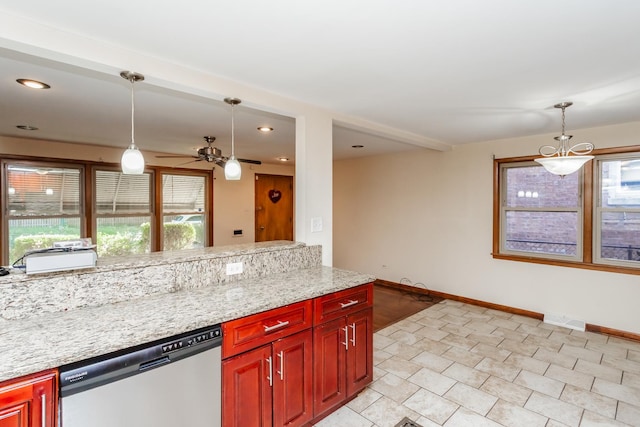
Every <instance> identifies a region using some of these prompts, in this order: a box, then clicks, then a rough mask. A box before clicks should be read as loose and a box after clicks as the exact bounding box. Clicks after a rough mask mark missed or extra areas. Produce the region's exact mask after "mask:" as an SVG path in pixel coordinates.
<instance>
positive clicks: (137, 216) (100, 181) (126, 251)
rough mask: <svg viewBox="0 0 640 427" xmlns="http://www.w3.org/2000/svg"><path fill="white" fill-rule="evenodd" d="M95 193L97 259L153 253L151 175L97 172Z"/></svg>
mask: <svg viewBox="0 0 640 427" xmlns="http://www.w3.org/2000/svg"><path fill="white" fill-rule="evenodd" d="M94 194H95V196H94V199H95V205H94V212H95V217H96V222H95V224H96V249H97V251H98V256H117V255H131V254H140V253H146V252H150V251H151V238H152V235H151V206H152V200H151V174H149V173H148V172H147V173H144V174H142V175H125V174H123V173H122V172H121V171H118V170H100V169H96V170H95V192H94Z"/></svg>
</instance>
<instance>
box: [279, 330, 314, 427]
mask: <svg viewBox="0 0 640 427" xmlns="http://www.w3.org/2000/svg"><path fill="white" fill-rule="evenodd" d="M312 347H313V335H312V333H311V330H310V329H309V330H307V331H304V332H300V333H298V334H295V335H292V336H290V337H287V338H283V339H281V340H278V341H276V342H274V343H273V353H272V354H273V425H274V427H279V426H289V427H294V426H302V425H304V424H305V423H307V422H309V421H311V419H312V418H313V367H312V363H313V350H312Z"/></svg>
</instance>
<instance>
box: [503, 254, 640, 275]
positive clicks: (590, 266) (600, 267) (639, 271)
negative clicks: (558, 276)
mask: <svg viewBox="0 0 640 427" xmlns="http://www.w3.org/2000/svg"><path fill="white" fill-rule="evenodd" d="M491 255H492V256H493V258H494V259H502V260H506V261H519V262H530V263H533V264H546V265H554V266H557V267H571V268H582V269H585V270H595V271H606V272H609V273H620V274H634V275H640V268H634V267H621V266H617V265H606V264H594V263H589V262H574V261H561V260H557V259H548V258H538V257H527V256H517V255H504V254H499V253H493V254H491Z"/></svg>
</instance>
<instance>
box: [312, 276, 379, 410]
mask: <svg viewBox="0 0 640 427" xmlns="http://www.w3.org/2000/svg"><path fill="white" fill-rule="evenodd" d="M372 305H373V286H372V285H365V286H361V287H359V288H355V289H353V290H348V291H343V292H338V293H335V294H332V295H327V296H325V297H321V298H318V299H316V303H315V309H316V311H315V315H314V318H315V319H316V320H322V319H332V320H328V321H325V322H324V323H321V324H317V325H315V327H314V337H313V338H314V354H313V357H314V361H313V364H314V375H315V378H314V405H315V417H322V416H324V415H325V414H326V413H328V412H329V411H331V410H333V409H335V408H337V407H338V406H340V405H342V404H343V403H344V402H345V401H346V400H348V399H350V398H351V397H353V396H354V395H355V394H357V393H358V392H359V391H361V390H362V389H363V388H365V387H366V386H367V384H369V383H370V382H371V381H372V379H373V308H372ZM326 308H328V309H329V310H328V312H323V309H326Z"/></svg>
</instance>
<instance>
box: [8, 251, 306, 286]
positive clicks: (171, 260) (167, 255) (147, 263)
mask: <svg viewBox="0 0 640 427" xmlns="http://www.w3.org/2000/svg"><path fill="white" fill-rule="evenodd" d="M305 246H306V245H305V244H304V243H300V242H293V241H288V240H278V241H271V242H258V243H242V244H238V245H227V246H210V247H205V248H197V249H183V250H180V251H158V252H151V253H146V254H136V255H135V256H111V257H108V258H98V262H97V263H96V266H95V267H91V268H86V269H81V270H71V271H59V272H51V273H42V274H34V275H29V274H24V273H17V274H10V275H7V276H0V286H2V285H4V284H11V283H15V282H23V281H34V280H40V279H42V278H51V277H66V276H73V275H77V274H83V273H91V274H94V273H103V272H112V271H118V270H126V269H131V268H135V267H139V268H148V267H153V266H167V265H172V264H180V263H184V262H189V261H198V260H211V259H215V258H226V257H230V256H236V257H237V256H242V255H246V254H257V253H261V252H277V251H283V250H287V249H297V248H302V247H305Z"/></svg>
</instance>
